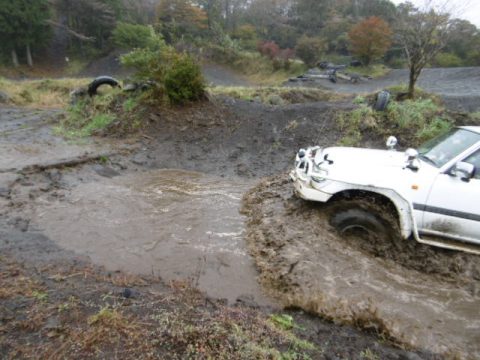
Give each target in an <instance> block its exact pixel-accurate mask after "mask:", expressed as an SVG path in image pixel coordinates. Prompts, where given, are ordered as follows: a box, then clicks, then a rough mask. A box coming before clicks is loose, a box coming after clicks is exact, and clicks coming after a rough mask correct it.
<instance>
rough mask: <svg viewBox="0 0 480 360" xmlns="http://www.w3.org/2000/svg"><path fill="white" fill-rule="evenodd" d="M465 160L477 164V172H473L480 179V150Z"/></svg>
mask: <svg viewBox="0 0 480 360" xmlns="http://www.w3.org/2000/svg"><path fill="white" fill-rule="evenodd" d="M464 161H465V162H467V163H470V164H472V165H473V166H475V173H474V174H473V177H474V178H475V179H480V151H477V152H475V153H473V154H472V155H470V156H469V157H468V158H466V159H465V160H464Z"/></svg>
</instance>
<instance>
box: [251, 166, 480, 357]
mask: <svg viewBox="0 0 480 360" xmlns="http://www.w3.org/2000/svg"><path fill="white" fill-rule="evenodd" d="M243 211H244V213H245V214H247V216H248V223H247V235H246V238H247V242H248V245H249V248H250V251H251V254H252V255H253V256H254V258H255V260H256V264H257V266H258V268H259V270H260V273H261V280H262V283H263V284H264V285H265V286H266V287H267V288H269V289H270V291H271V293H272V294H273V295H275V296H276V297H278V298H279V299H280V300H281V301H282V302H283V304H284V305H286V306H294V307H301V308H303V309H307V310H309V311H312V312H314V313H317V314H321V315H323V316H326V317H327V318H330V319H332V320H334V321H340V322H347V323H353V324H356V325H358V326H360V327H364V328H373V329H376V330H377V331H380V332H383V333H384V334H385V335H387V336H389V337H391V338H393V339H394V340H396V341H398V342H401V343H405V344H408V345H410V346H414V347H422V348H426V349H429V350H431V351H434V352H438V353H449V354H459V355H460V356H462V357H467V356H471V357H472V358H478V356H480V348H479V344H480V317H479V313H478V308H479V306H480V257H478V256H475V255H469V254H463V253H458V252H451V251H445V250H441V249H436V248H433V247H429V246H423V245H421V244H417V243H415V242H413V241H402V242H396V243H392V244H380V243H370V242H366V241H365V239H361V238H355V237H348V238H342V237H340V236H338V235H336V233H335V231H333V229H332V228H331V226H330V225H329V220H328V216H327V214H328V206H325V205H321V204H320V205H319V204H315V203H308V202H305V201H303V200H300V199H298V198H297V197H295V196H294V195H293V190H292V185H291V183H290V182H289V180H288V178H287V176H286V175H285V176H279V177H274V178H269V179H266V180H264V181H262V182H261V183H260V184H259V185H258V186H257V187H255V188H254V189H252V190H251V191H250V192H249V193H248V194H247V195H246V196H245V198H244V207H243ZM440 314H441V315H440Z"/></svg>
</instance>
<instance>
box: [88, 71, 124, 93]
mask: <svg viewBox="0 0 480 360" xmlns="http://www.w3.org/2000/svg"><path fill="white" fill-rule="evenodd" d="M102 85H110V86H111V87H113V88H115V87H120V82H119V81H118V80H117V79H114V78H112V77H110V76H99V77H97V78H96V79H95V80H93V81H92V82H91V83H90V85H88V95H89V96H95V95H97V90H98V88H99V87H100V86H102Z"/></svg>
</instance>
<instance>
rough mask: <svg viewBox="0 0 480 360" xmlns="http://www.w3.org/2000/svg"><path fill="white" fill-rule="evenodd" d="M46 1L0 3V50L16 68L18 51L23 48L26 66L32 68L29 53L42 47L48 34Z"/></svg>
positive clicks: (6, 1)
mask: <svg viewBox="0 0 480 360" xmlns="http://www.w3.org/2000/svg"><path fill="white" fill-rule="evenodd" d="M49 18H50V8H49V3H48V0H15V1H11V0H0V40H1V41H2V45H3V47H4V48H3V50H4V51H5V50H6V49H8V50H7V51H10V52H11V55H12V62H13V65H14V66H18V56H17V51H18V50H19V49H22V48H23V49H25V53H26V59H27V63H28V65H29V66H33V56H32V50H33V49H37V48H40V47H42V46H44V45H45V44H46V43H47V41H48V39H49V37H50V35H51V32H50V26H49V25H48V23H47V21H48V20H49Z"/></svg>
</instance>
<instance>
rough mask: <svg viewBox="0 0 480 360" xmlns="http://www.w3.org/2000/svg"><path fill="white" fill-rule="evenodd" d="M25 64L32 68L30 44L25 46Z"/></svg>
mask: <svg viewBox="0 0 480 360" xmlns="http://www.w3.org/2000/svg"><path fill="white" fill-rule="evenodd" d="M26 50H27V64H28V66H30V67H33V59H32V51H31V49H30V44H28V45H27V49H26Z"/></svg>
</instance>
